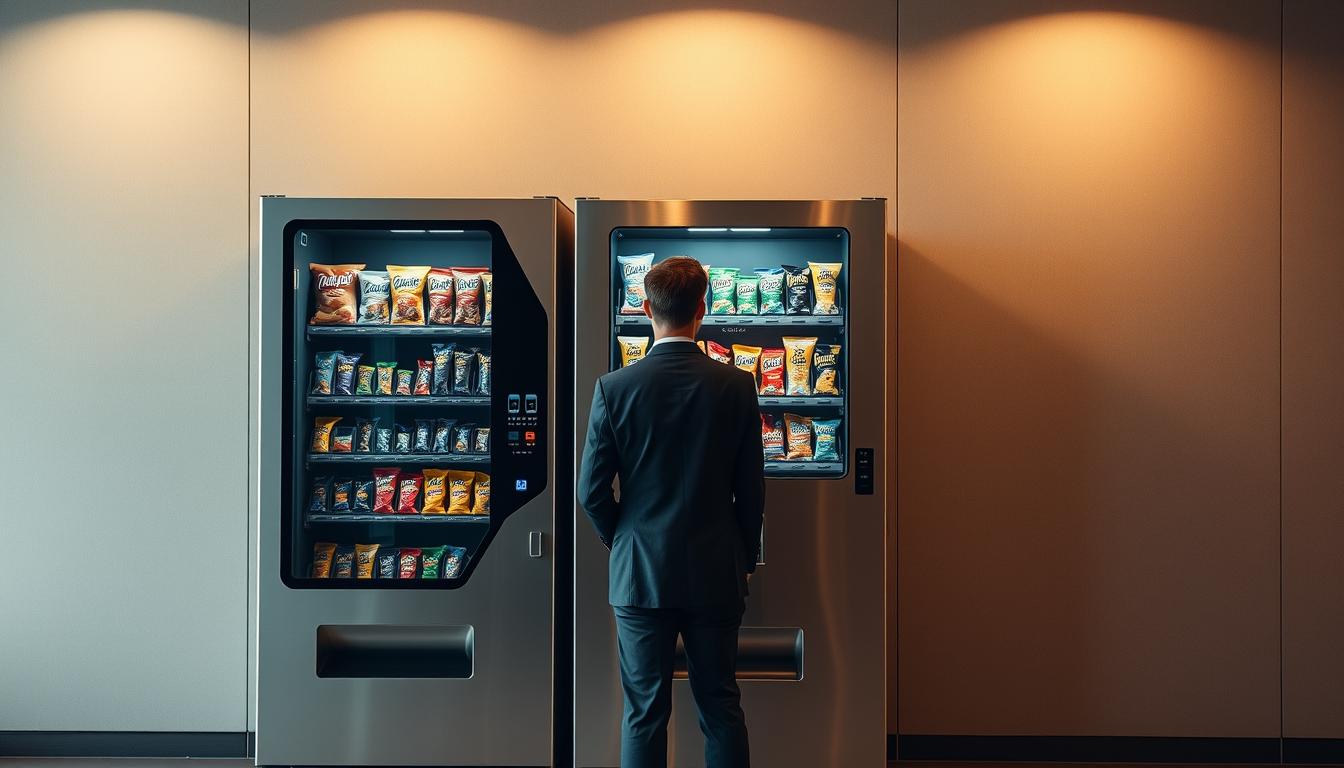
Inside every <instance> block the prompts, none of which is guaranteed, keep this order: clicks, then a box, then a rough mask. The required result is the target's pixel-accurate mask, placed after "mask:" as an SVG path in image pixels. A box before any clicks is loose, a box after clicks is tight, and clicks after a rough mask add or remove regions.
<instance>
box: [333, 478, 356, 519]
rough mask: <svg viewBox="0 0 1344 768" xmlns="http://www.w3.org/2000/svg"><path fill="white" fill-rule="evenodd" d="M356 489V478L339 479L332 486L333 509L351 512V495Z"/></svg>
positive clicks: (334, 510)
mask: <svg viewBox="0 0 1344 768" xmlns="http://www.w3.org/2000/svg"><path fill="white" fill-rule="evenodd" d="M354 490H355V481H354V480H337V481H336V483H335V485H333V486H332V493H331V511H332V512H349V511H350V496H351V495H353V493H354Z"/></svg>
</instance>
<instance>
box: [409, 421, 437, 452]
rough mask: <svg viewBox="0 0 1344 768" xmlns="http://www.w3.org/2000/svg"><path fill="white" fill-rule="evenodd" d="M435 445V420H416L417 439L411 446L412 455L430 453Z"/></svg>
mask: <svg viewBox="0 0 1344 768" xmlns="http://www.w3.org/2000/svg"><path fill="white" fill-rule="evenodd" d="M433 445H434V420H433V419H416V420H415V439H414V441H413V442H412V444H411V452H412V453H429V450H430V448H431V447H433Z"/></svg>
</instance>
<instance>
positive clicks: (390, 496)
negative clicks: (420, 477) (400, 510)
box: [373, 467, 401, 515]
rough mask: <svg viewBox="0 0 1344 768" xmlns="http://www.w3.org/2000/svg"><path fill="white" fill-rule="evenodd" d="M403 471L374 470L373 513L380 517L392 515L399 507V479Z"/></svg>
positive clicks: (386, 468)
mask: <svg viewBox="0 0 1344 768" xmlns="http://www.w3.org/2000/svg"><path fill="white" fill-rule="evenodd" d="M399 475H401V470H400V469H397V468H396V467H378V468H377V469H375V470H373V511H374V513H375V514H379V515H390V514H392V512H393V511H394V510H395V509H396V505H397V478H398V476H399Z"/></svg>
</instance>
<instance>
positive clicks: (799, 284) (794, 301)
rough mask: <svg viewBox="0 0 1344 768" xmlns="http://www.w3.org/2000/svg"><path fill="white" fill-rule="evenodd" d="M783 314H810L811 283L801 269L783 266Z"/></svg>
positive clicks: (803, 269) (805, 271)
mask: <svg viewBox="0 0 1344 768" xmlns="http://www.w3.org/2000/svg"><path fill="white" fill-rule="evenodd" d="M784 312H785V314H789V315H810V314H812V281H811V278H809V277H808V276H807V270H806V269H805V268H803V267H790V266H788V265H785V266H784Z"/></svg>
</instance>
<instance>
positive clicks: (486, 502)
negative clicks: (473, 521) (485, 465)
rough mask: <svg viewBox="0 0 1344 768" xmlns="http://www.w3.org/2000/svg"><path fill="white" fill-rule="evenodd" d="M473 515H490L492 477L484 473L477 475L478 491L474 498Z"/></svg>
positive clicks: (472, 503)
mask: <svg viewBox="0 0 1344 768" xmlns="http://www.w3.org/2000/svg"><path fill="white" fill-rule="evenodd" d="M471 514H473V515H488V514H490V476H489V475H487V474H485V473H484V472H477V473H476V490H475V494H474V495H473V497H472V502H471Z"/></svg>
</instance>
